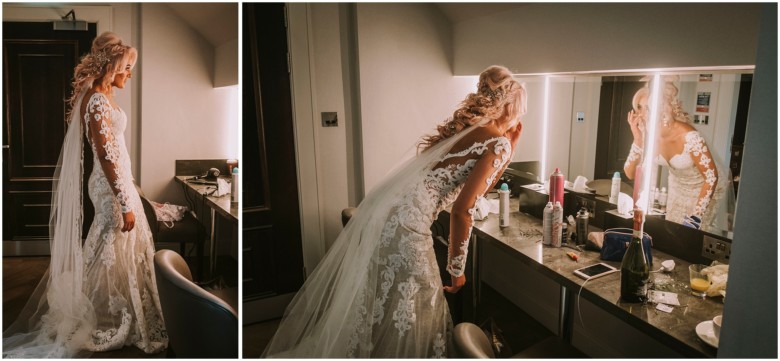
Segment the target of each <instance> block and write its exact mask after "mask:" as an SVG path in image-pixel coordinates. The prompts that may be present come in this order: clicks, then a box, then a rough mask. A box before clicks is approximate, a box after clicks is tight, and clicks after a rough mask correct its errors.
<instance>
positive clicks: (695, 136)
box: [656, 130, 729, 229]
mask: <svg viewBox="0 0 780 361" xmlns="http://www.w3.org/2000/svg"><path fill="white" fill-rule="evenodd" d="M707 153H708V150H707V145H706V144H705V142H704V139H703V138H702V137H701V135H700V134H699V132H697V131H695V130H693V131H690V132H688V133H686V134H685V145H684V146H683V151H682V153H680V154H675V155H674V156H673V157H672V158H671V159H669V160H668V161H667V160H666V159H665V158H664V157H663V156H661V155H660V154H659V155H658V157H657V158H656V163H657V164H659V165H661V166H662V167H665V168H666V169H668V171H669V177H668V185H669V191H668V195H667V200H666V216H665V218H666V220H668V221H672V222H676V223H683V221H684V219H685V216H687V215H698V216H700V217H701V221H702V223H701V224H702V228H709V227H715V226H717V227H719V229H726V228H725V227H726V226H725V225H722V224H720V223H721V222H717V223H716V221H718V220H717V219H716V215H717V213H718V212H719V211H721V210H720V207H719V205H720V202H721V201H722V200H724V198H725V192H726V185H727V184H728V183H729V180H728V178H729V177H728V174H726V173H725V172H723V171H722V170H721V169H718V167H717V165H716V164H715V160H714V159H712V158H711V157H710V156H708V155H707ZM702 188H703V189H704V194H700V193H701V192H702ZM721 212H724V211H721Z"/></svg>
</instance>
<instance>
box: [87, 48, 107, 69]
mask: <svg viewBox="0 0 780 361" xmlns="http://www.w3.org/2000/svg"><path fill="white" fill-rule="evenodd" d="M92 56H94V57H95V60H97V62H98V65H99V66H100V67H101V68H102V67H103V66H104V65H106V64H108V62H109V61H110V60H111V58H110V57H109V56H108V54H106V51H105V49H104V50H100V51H98V52H97V53H94V54H92Z"/></svg>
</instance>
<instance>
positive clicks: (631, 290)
mask: <svg viewBox="0 0 780 361" xmlns="http://www.w3.org/2000/svg"><path fill="white" fill-rule="evenodd" d="M643 226H644V212H643V211H642V210H641V209H639V208H635V209H634V232H633V236H632V237H631V243H630V244H629V245H628V249H627V250H626V254H625V255H623V261H622V262H621V264H620V299H621V300H622V301H623V302H632V303H637V302H645V301H647V281H648V280H649V279H650V267H648V265H647V259H646V258H645V249H644V247H642V234H643V232H642V228H643Z"/></svg>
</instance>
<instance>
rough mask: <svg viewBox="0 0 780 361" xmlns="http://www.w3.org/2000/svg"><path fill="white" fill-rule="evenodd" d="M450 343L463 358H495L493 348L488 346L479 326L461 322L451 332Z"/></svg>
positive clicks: (488, 342)
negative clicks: (451, 342)
mask: <svg viewBox="0 0 780 361" xmlns="http://www.w3.org/2000/svg"><path fill="white" fill-rule="evenodd" d="M452 341H453V343H454V344H455V348H456V349H457V350H458V353H460V356H461V357H464V358H495V357H496V354H495V353H494V352H493V347H491V346H490V340H488V338H487V336H486V335H485V332H483V331H482V329H481V328H479V326H477V325H475V324H473V323H470V322H462V323H459V324H457V325H456V326H455V328H454V329H453V330H452Z"/></svg>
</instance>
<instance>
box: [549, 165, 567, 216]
mask: <svg viewBox="0 0 780 361" xmlns="http://www.w3.org/2000/svg"><path fill="white" fill-rule="evenodd" d="M564 182H566V180H565V179H563V173H561V171H560V170H559V169H558V168H555V172H553V174H551V175H550V199H549V201H550V202H552V203H553V206H555V202H558V203H560V204H561V207H563V184H564Z"/></svg>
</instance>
